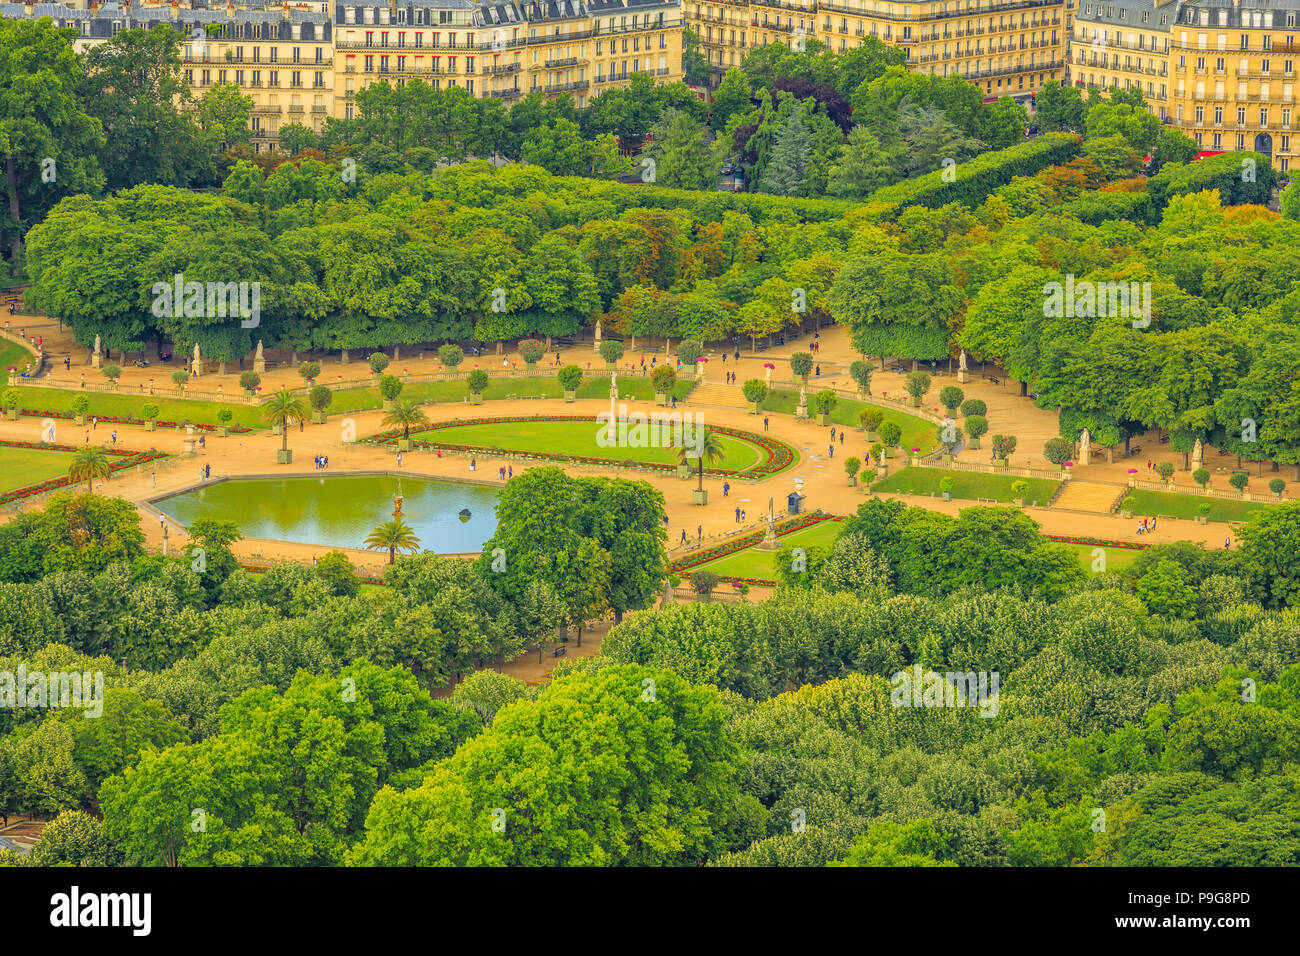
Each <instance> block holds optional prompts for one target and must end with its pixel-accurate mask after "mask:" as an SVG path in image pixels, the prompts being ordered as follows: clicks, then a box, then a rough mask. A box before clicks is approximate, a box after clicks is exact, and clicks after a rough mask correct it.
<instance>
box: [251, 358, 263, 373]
mask: <svg viewBox="0 0 1300 956" xmlns="http://www.w3.org/2000/svg"><path fill="white" fill-rule="evenodd" d="M253 371H254V372H256V373H257V374H258V375H265V374H266V359H253Z"/></svg>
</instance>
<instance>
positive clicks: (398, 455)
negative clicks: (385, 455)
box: [397, 451, 402, 468]
mask: <svg viewBox="0 0 1300 956" xmlns="http://www.w3.org/2000/svg"><path fill="white" fill-rule="evenodd" d="M397 467H398V468H401V467H402V453H401V452H400V451H399V452H398V453H397Z"/></svg>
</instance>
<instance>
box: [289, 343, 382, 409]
mask: <svg viewBox="0 0 1300 956" xmlns="http://www.w3.org/2000/svg"><path fill="white" fill-rule="evenodd" d="M375 354H376V355H378V354H380V353H378V352H376V353H375ZM307 401H308V402H310V403H311V420H312V421H313V422H315V423H316V424H317V425H324V424H325V420H326V417H327V416H326V414H325V412H326V409H328V408H329V407H330V405H331V404H332V403H333V402H334V393H333V392H332V391H330V389H329V386H327V385H313V386H312V389H311V391H310V392H308V393H307Z"/></svg>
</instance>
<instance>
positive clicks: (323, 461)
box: [316, 455, 330, 471]
mask: <svg viewBox="0 0 1300 956" xmlns="http://www.w3.org/2000/svg"><path fill="white" fill-rule="evenodd" d="M329 463H330V460H329V456H328V455H317V456H316V470H317V471H324V470H325V469H326V468H328V467H329Z"/></svg>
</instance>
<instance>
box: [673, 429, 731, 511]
mask: <svg viewBox="0 0 1300 956" xmlns="http://www.w3.org/2000/svg"><path fill="white" fill-rule="evenodd" d="M696 436H697V438H698V444H697V445H696V447H694V448H692V447H690V446H689V445H686V444H683V445H682V446H681V447H679V448H678V449H677V468H678V471H679V473H680V470H681V468H682V466H683V465H685V466H686V467H687V468H689V467H690V459H692V458H694V459H696V460H697V462H698V465H697V466H696V467H697V469H698V474H699V476H700V486H699V487H698V488H696V489H695V490H694V491H692V492H691V504H694V505H707V504H708V503H709V493H708V492H707V491H705V490H704V463H705V462H708V463H709V464H710V465H714V464H717V463H719V462H721V461H722V460H723V459H725V458H726V453H725V452H724V451H723V448H722V439H720V438H719V437H718V436H717V435H716V434H714V432H713V431H712V430H710V429H707V428H699V429H697V431H696ZM692 452H694V454H692Z"/></svg>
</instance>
